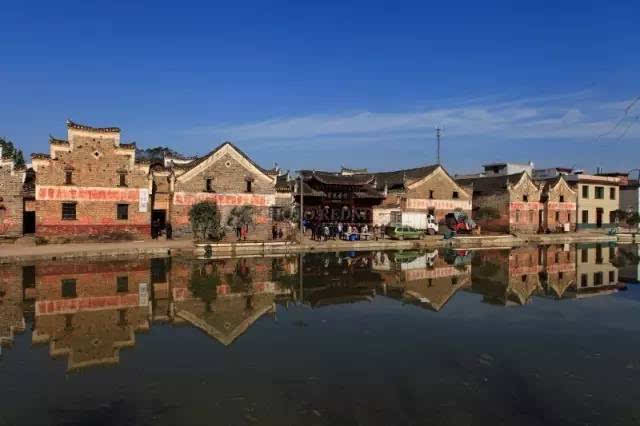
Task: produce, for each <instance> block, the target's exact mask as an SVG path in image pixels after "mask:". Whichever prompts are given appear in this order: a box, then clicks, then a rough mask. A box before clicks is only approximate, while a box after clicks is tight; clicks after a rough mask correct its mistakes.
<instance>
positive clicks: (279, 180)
mask: <svg viewBox="0 0 640 426" xmlns="http://www.w3.org/2000/svg"><path fill="white" fill-rule="evenodd" d="M293 185H294V182H293V181H290V180H289V173H285V174H282V175H278V176H277V177H276V191H280V192H290V191H292V190H293Z"/></svg>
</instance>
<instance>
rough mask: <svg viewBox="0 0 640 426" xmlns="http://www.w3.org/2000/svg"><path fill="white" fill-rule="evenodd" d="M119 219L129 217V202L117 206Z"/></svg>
mask: <svg viewBox="0 0 640 426" xmlns="http://www.w3.org/2000/svg"><path fill="white" fill-rule="evenodd" d="M117 216H118V220H128V219H129V204H118V207H117Z"/></svg>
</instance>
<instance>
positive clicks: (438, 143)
mask: <svg viewBox="0 0 640 426" xmlns="http://www.w3.org/2000/svg"><path fill="white" fill-rule="evenodd" d="M442 131H444V127H443V128H442V129H441V128H440V127H436V140H437V148H436V158H437V160H438V164H440V132H442Z"/></svg>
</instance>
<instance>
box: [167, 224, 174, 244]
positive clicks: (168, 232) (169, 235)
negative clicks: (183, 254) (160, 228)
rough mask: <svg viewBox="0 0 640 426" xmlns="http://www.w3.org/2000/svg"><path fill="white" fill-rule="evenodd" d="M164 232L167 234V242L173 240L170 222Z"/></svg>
mask: <svg viewBox="0 0 640 426" xmlns="http://www.w3.org/2000/svg"><path fill="white" fill-rule="evenodd" d="M165 232H166V233H167V240H171V239H173V228H172V227H171V222H168V223H167V226H166V227H165Z"/></svg>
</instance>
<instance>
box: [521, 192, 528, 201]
mask: <svg viewBox="0 0 640 426" xmlns="http://www.w3.org/2000/svg"><path fill="white" fill-rule="evenodd" d="M522 201H524V202H525V203H528V202H529V196H528V195H527V194H525V195H523V196H522Z"/></svg>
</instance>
